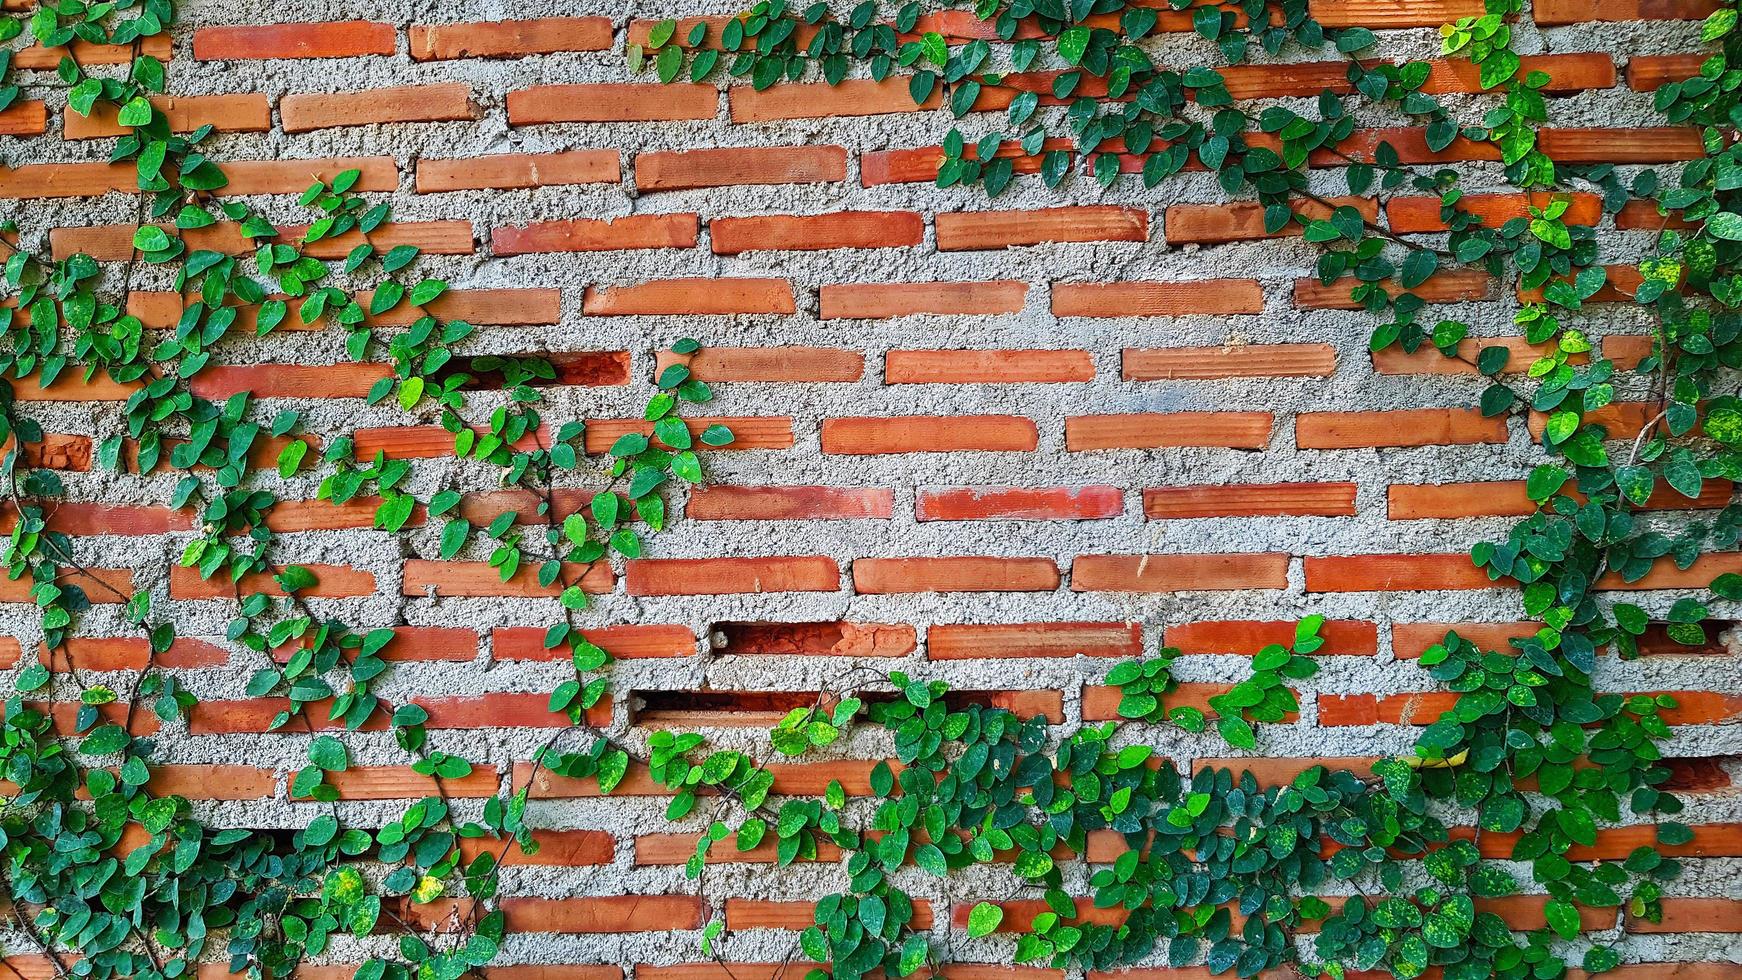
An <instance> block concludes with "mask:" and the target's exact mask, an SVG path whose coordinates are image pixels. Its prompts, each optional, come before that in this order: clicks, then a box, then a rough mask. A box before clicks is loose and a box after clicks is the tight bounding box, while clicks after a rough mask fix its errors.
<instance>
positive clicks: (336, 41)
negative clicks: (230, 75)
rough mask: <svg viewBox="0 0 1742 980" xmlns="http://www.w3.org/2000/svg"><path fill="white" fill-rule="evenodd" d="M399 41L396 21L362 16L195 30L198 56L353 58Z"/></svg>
mask: <svg viewBox="0 0 1742 980" xmlns="http://www.w3.org/2000/svg"><path fill="white" fill-rule="evenodd" d="M398 44H399V34H398V31H397V30H396V29H395V28H394V26H393V25H392V24H383V23H378V22H371V21H361V20H348V21H329V22H325V23H314V24H263V25H259V26H254V27H202V28H199V29H198V30H196V31H194V60H196V61H220V60H224V61H245V60H258V59H264V58H352V57H357V56H360V55H368V54H393V53H394V52H395V51H396V50H397V48H398Z"/></svg>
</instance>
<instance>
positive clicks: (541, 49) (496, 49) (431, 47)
mask: <svg viewBox="0 0 1742 980" xmlns="http://www.w3.org/2000/svg"><path fill="white" fill-rule="evenodd" d="M408 33H409V35H410V40H411V44H410V50H411V57H412V59H413V60H416V61H436V60H445V59H448V58H520V57H525V56H526V55H530V54H550V53H552V52H555V51H609V50H610V49H611V42H612V36H613V34H614V33H615V31H614V28H613V26H612V24H611V18H609V17H540V18H538V19H536V20H500V21H484V22H481V23H480V22H474V23H470V24H413V25H411V29H410V31H409V32H408Z"/></svg>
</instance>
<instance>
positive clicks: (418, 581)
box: [399, 559, 616, 597]
mask: <svg viewBox="0 0 1742 980" xmlns="http://www.w3.org/2000/svg"><path fill="white" fill-rule="evenodd" d="M577 574H579V575H580V579H579V581H576V579H575V576H576V575H577ZM565 578H566V579H567V580H568V581H569V582H570V583H571V584H578V585H579V586H580V587H581V589H582V590H583V591H586V592H595V593H603V592H610V591H611V587H612V584H613V583H614V582H615V581H616V576H615V574H614V573H613V572H612V571H611V566H609V565H606V564H604V563H602V562H594V563H593V564H590V565H585V566H577V565H565V566H563V574H562V575H560V576H558V577H557V579H556V580H555V581H553V582H551V584H549V585H540V584H538V566H536V565H531V564H526V565H521V566H520V568H519V570H518V571H516V572H515V573H514V576H513V577H512V578H510V579H509V580H508V581H506V582H504V581H502V574H501V573H500V572H498V571H497V570H496V569H494V568H491V567H490V566H489V565H488V564H486V563H485V562H481V561H429V560H423V559H413V560H410V561H407V562H406V563H405V566H404V580H403V581H402V582H401V584H400V589H399V591H400V594H401V595H409V596H421V595H437V596H528V597H531V596H551V597H554V596H556V595H559V594H560V593H561V592H562V590H563V584H562V583H563V580H564V579H565Z"/></svg>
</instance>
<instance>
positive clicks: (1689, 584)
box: [1596, 553, 1742, 592]
mask: <svg viewBox="0 0 1742 980" xmlns="http://www.w3.org/2000/svg"><path fill="white" fill-rule="evenodd" d="M1725 572H1735V573H1738V574H1742V555H1738V554H1735V553H1722V554H1708V555H1701V556H1700V557H1698V558H1696V559H1694V563H1693V564H1692V565H1690V566H1688V567H1687V568H1685V569H1683V568H1677V567H1675V565H1674V564H1671V563H1667V562H1661V561H1660V562H1658V563H1657V564H1656V565H1655V566H1653V567H1652V569H1651V571H1650V572H1648V573H1646V576H1645V577H1644V578H1642V579H1639V580H1637V581H1633V582H1624V581H1622V579H1621V577H1620V576H1619V575H1617V574H1615V573H1614V572H1610V573H1608V574H1607V575H1604V576H1603V577H1602V578H1600V579H1598V580H1597V585H1596V587H1597V588H1599V589H1608V590H1611V591H1617V592H1640V591H1645V590H1649V589H1703V588H1705V587H1706V586H1708V585H1710V584H1711V583H1712V580H1713V579H1715V578H1717V577H1718V576H1719V575H1722V574H1724V573H1725Z"/></svg>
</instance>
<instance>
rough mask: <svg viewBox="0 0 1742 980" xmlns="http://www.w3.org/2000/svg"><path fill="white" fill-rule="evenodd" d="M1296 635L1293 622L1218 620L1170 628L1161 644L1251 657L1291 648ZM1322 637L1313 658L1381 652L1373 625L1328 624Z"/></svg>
mask: <svg viewBox="0 0 1742 980" xmlns="http://www.w3.org/2000/svg"><path fill="white" fill-rule="evenodd" d="M1294 633H1295V623H1294V621H1293V620H1281V621H1270V622H1254V621H1248V620H1219V621H1207V622H1201V623H1181V624H1179V625H1177V626H1169V627H1167V629H1166V631H1165V632H1164V633H1163V634H1162V637H1161V642H1162V643H1163V644H1165V645H1167V646H1170V647H1178V648H1179V650H1180V651H1181V652H1182V653H1188V654H1190V653H1214V654H1241V655H1251V654H1254V653H1257V652H1258V651H1259V650H1262V649H1263V648H1265V647H1267V646H1270V645H1271V644H1273V643H1274V644H1278V645H1281V646H1292V645H1293V644H1294ZM1319 636H1320V637H1321V638H1323V639H1324V641H1325V645H1324V646H1322V647H1320V648H1319V649H1318V650H1317V651H1316V652H1315V653H1314V656H1319V657H1324V656H1338V655H1349V656H1373V655H1374V654H1376V653H1378V652H1379V628H1378V627H1377V626H1375V625H1374V624H1372V623H1366V622H1361V621H1359V620H1339V619H1331V620H1326V621H1325V623H1324V625H1323V626H1321V627H1320V628H1319Z"/></svg>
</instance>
